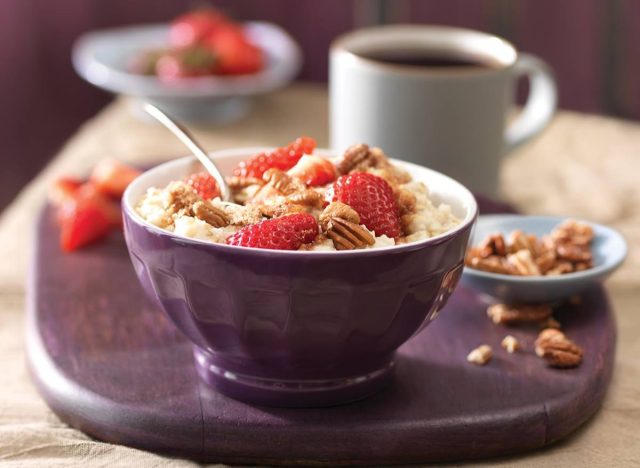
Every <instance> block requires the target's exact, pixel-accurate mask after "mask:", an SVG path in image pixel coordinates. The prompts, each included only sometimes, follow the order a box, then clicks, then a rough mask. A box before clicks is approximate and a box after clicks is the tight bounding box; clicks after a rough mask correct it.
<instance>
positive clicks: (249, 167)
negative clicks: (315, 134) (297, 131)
mask: <svg viewBox="0 0 640 468" xmlns="http://www.w3.org/2000/svg"><path fill="white" fill-rule="evenodd" d="M315 148H316V141H315V140H314V139H313V138H309V137H300V138H297V139H296V140H295V141H292V142H291V143H289V144H288V145H287V146H283V147H282V148H277V149H275V150H273V151H270V152H268V153H260V154H256V155H255V156H253V157H251V158H250V159H248V160H247V161H242V162H241V163H240V164H239V165H238V167H236V168H235V170H234V171H233V175H235V176H238V177H255V178H257V179H262V175H263V174H264V173H265V172H266V171H267V170H268V169H279V170H281V171H286V170H289V169H291V168H292V167H293V166H295V165H296V163H297V162H298V161H299V160H300V158H301V157H302V155H304V154H311V153H313V150H314V149H315Z"/></svg>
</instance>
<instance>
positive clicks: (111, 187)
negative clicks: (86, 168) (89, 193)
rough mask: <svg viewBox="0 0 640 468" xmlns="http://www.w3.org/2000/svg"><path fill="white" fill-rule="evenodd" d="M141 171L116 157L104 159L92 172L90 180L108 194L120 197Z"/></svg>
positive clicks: (99, 189) (98, 188)
mask: <svg viewBox="0 0 640 468" xmlns="http://www.w3.org/2000/svg"><path fill="white" fill-rule="evenodd" d="M138 175H140V171H139V170H138V169H135V168H133V167H131V166H128V165H127V164H124V163H122V162H120V161H118V160H116V159H102V160H101V161H99V162H98V164H96V165H95V167H94V168H93V171H92V172H91V177H90V182H91V183H92V184H93V185H94V186H95V187H96V189H97V190H98V191H99V192H101V193H103V194H105V195H108V196H111V197H115V198H120V197H121V196H122V194H123V193H124V190H125V189H126V188H127V185H129V184H130V183H131V181H132V180H133V179H135V178H136V177H138Z"/></svg>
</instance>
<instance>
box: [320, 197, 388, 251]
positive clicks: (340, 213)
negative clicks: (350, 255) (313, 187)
mask: <svg viewBox="0 0 640 468" xmlns="http://www.w3.org/2000/svg"><path fill="white" fill-rule="evenodd" d="M319 220H320V227H321V228H322V230H323V232H324V233H325V235H326V236H327V237H328V238H329V239H331V240H332V241H333V245H334V247H335V248H336V250H352V249H359V248H362V247H366V246H370V245H373V244H374V243H375V237H374V236H373V235H372V234H371V233H370V232H369V230H368V229H367V228H365V227H364V226H362V225H360V216H359V215H358V213H356V211H355V210H354V209H353V208H351V207H350V206H348V205H345V204H344V203H341V202H333V203H330V204H329V205H328V206H327V207H326V208H325V210H324V211H323V212H322V213H321V214H320V217H319Z"/></svg>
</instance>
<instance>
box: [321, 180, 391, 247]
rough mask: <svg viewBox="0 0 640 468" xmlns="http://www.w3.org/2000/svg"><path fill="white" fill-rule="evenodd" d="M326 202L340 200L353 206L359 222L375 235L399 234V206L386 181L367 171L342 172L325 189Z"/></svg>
mask: <svg viewBox="0 0 640 468" xmlns="http://www.w3.org/2000/svg"><path fill="white" fill-rule="evenodd" d="M326 199H327V201H328V202H332V201H341V202H342V203H345V204H347V205H349V206H350V207H351V208H353V209H354V210H356V212H357V213H358V214H359V215H360V222H361V223H362V224H364V225H365V226H366V227H367V229H369V230H371V231H373V232H375V234H376V235H377V236H382V235H386V236H388V237H393V238H396V237H399V236H400V234H401V225H400V210H399V208H398V202H397V200H396V197H395V195H394V193H393V189H392V188H391V186H390V185H389V183H388V182H387V181H386V180H384V179H383V178H382V177H378V176H377V175H374V174H369V173H367V172H354V173H352V174H347V175H343V176H341V177H339V178H338V180H336V181H335V182H334V183H333V185H332V186H331V187H330V188H329V190H327V193H326Z"/></svg>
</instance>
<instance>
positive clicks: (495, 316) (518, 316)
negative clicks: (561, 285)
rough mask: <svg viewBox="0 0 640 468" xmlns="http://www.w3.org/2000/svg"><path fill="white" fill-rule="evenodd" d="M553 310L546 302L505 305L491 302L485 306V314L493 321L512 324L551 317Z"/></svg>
mask: <svg viewBox="0 0 640 468" xmlns="http://www.w3.org/2000/svg"><path fill="white" fill-rule="evenodd" d="M552 313H553V310H552V309H551V306H549V305H547V304H540V305H511V306H509V305H506V304H493V305H492V306H489V307H488V308H487V316H488V317H489V318H490V319H491V320H492V321H493V323H503V324H505V325H512V324H517V323H531V322H541V321H543V320H546V319H548V318H549V317H551V314H552Z"/></svg>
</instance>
